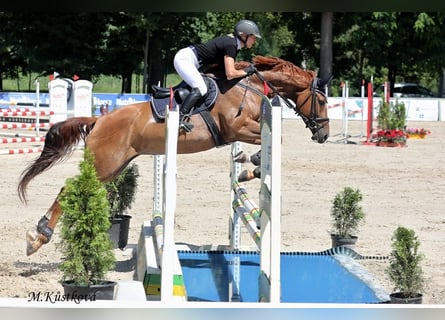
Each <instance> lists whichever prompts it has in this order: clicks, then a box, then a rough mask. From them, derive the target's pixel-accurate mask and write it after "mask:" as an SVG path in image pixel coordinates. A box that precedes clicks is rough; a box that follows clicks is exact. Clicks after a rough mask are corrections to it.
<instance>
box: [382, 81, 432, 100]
mask: <svg viewBox="0 0 445 320" xmlns="http://www.w3.org/2000/svg"><path fill="white" fill-rule="evenodd" d="M388 90H389V88H388ZM383 92H384V86H383V85H381V86H379V87H377V88H376V89H375V91H374V97H381V96H382V95H383ZM390 96H391V97H395V98H410V97H411V98H435V97H437V94H435V93H434V92H432V91H431V90H429V89H427V88H425V87H422V86H420V85H418V84H417V83H407V82H404V83H396V84H394V91H393V92H392V94H391V95H390Z"/></svg>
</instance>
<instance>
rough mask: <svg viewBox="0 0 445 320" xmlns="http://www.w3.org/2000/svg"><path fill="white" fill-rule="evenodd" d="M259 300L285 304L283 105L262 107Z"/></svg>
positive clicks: (264, 104)
mask: <svg viewBox="0 0 445 320" xmlns="http://www.w3.org/2000/svg"><path fill="white" fill-rule="evenodd" d="M262 108H263V110H262V114H263V117H262V120H261V189H260V210H261V255H260V269H261V271H260V279H259V289H260V297H259V301H260V302H262V301H264V302H271V303H280V301H281V280H280V268H281V121H282V120H281V106H280V105H279V104H277V103H273V104H272V107H270V103H269V104H266V103H263V104H262Z"/></svg>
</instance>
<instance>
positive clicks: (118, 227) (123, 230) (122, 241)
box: [109, 214, 131, 249]
mask: <svg viewBox="0 0 445 320" xmlns="http://www.w3.org/2000/svg"><path fill="white" fill-rule="evenodd" d="M130 219H131V216H129V215H125V214H122V215H117V216H114V217H112V218H110V221H111V228H110V230H109V234H110V239H111V241H112V242H113V244H114V249H116V248H119V249H124V248H125V247H126V246H127V243H128V232H129V230H130Z"/></svg>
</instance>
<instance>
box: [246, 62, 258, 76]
mask: <svg viewBox="0 0 445 320" xmlns="http://www.w3.org/2000/svg"><path fill="white" fill-rule="evenodd" d="M244 72H245V73H246V74H247V76H251V75H252V74H254V73H255V72H256V68H255V67H254V65H253V64H251V65H249V66H248V67H247V68H244Z"/></svg>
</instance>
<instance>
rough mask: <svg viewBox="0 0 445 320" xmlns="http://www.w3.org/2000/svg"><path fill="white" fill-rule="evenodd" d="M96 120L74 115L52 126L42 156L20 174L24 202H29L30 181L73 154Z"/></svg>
mask: <svg viewBox="0 0 445 320" xmlns="http://www.w3.org/2000/svg"><path fill="white" fill-rule="evenodd" d="M96 120H97V119H96V118H94V117H73V118H69V119H67V120H65V121H61V122H57V123H55V124H54V125H53V126H51V128H50V129H49V130H48V132H47V134H46V137H45V144H44V146H43V150H42V152H41V154H40V156H39V157H38V158H37V159H35V160H34V161H33V162H32V163H31V164H30V165H29V166H28V167H27V168H26V169H25V170H24V171H23V172H22V174H21V175H20V180H19V184H18V188H17V191H18V195H19V198H20V200H21V201H22V202H24V203H26V202H27V194H26V189H27V187H28V184H29V182H30V181H31V180H32V179H34V177H36V176H37V175H39V174H41V173H42V172H44V171H46V170H48V169H50V168H51V167H52V166H54V165H55V164H57V163H59V162H61V161H63V160H65V159H67V158H68V157H69V156H71V155H72V153H73V151H74V149H75V147H76V145H77V144H78V143H79V141H80V140H83V141H85V139H86V138H87V136H88V134H89V133H90V131H91V130H92V129H93V127H94V124H95V123H96Z"/></svg>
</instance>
